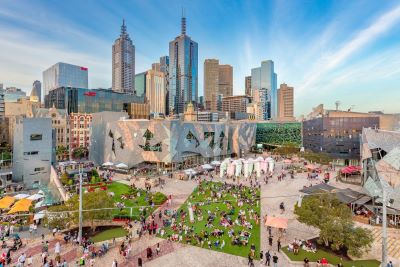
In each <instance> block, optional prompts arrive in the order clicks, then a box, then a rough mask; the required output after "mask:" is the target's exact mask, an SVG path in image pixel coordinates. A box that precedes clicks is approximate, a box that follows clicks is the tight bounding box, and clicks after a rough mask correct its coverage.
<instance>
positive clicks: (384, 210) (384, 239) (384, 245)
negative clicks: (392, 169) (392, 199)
mask: <svg viewBox="0 0 400 267" xmlns="http://www.w3.org/2000/svg"><path fill="white" fill-rule="evenodd" d="M382 199H383V201H382V202H383V203H382V204H383V205H382V217H383V218H382V266H386V265H387V215H386V214H387V207H386V205H387V192H386V190H385V189H384V188H383V187H382Z"/></svg>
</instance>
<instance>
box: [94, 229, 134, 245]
mask: <svg viewBox="0 0 400 267" xmlns="http://www.w3.org/2000/svg"><path fill="white" fill-rule="evenodd" d="M126 234H127V231H126V230H125V229H124V228H122V227H116V228H113V229H108V230H105V231H103V232H100V233H98V234H96V235H95V236H93V237H92V238H91V240H92V241H93V242H95V243H96V242H101V241H105V240H110V239H113V238H114V237H115V238H118V237H123V236H126Z"/></svg>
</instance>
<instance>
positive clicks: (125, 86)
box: [112, 20, 135, 94]
mask: <svg viewBox="0 0 400 267" xmlns="http://www.w3.org/2000/svg"><path fill="white" fill-rule="evenodd" d="M112 89H113V91H116V92H123V93H132V94H134V92H135V46H134V45H133V42H132V40H131V38H130V37H129V34H128V32H127V31H126V25H125V20H123V22H122V26H121V34H120V36H119V37H118V39H116V40H115V42H114V45H113V47H112Z"/></svg>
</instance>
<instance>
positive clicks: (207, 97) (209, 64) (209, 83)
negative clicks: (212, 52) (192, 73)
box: [204, 59, 219, 110]
mask: <svg viewBox="0 0 400 267" xmlns="http://www.w3.org/2000/svg"><path fill="white" fill-rule="evenodd" d="M218 66H219V61H218V59H206V60H205V61H204V101H205V108H206V110H217V95H218V91H219V90H218V80H219V70H218Z"/></svg>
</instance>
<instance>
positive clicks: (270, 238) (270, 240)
mask: <svg viewBox="0 0 400 267" xmlns="http://www.w3.org/2000/svg"><path fill="white" fill-rule="evenodd" d="M272 241H273V239H272V235H270V236H269V237H268V243H269V246H270V247H272Z"/></svg>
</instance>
